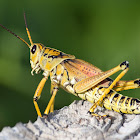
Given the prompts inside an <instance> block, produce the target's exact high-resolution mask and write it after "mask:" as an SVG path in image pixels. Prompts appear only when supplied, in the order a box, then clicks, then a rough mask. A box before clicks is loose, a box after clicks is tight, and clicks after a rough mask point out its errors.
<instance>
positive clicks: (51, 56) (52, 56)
mask: <svg viewBox="0 0 140 140" xmlns="http://www.w3.org/2000/svg"><path fill="white" fill-rule="evenodd" d="M48 58H52V59H54V58H58V56H55V55H49V56H48Z"/></svg>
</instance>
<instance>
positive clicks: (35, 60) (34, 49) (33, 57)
mask: <svg viewBox="0 0 140 140" xmlns="http://www.w3.org/2000/svg"><path fill="white" fill-rule="evenodd" d="M24 20H25V25H26V31H27V34H28V38H29V41H30V43H31V45H29V44H28V43H27V42H26V41H25V40H24V39H22V38H21V37H19V36H18V35H16V34H15V33H13V32H12V31H10V30H9V29H7V28H6V27H4V26H3V25H1V24H0V26H1V27H2V28H4V29H5V30H7V31H8V32H9V33H11V34H13V35H14V36H16V37H17V38H18V39H20V40H21V41H22V42H24V43H25V44H26V45H27V46H28V47H29V48H30V63H31V67H32V71H31V74H32V75H33V72H34V71H35V72H36V73H39V72H40V70H41V68H40V66H39V56H40V53H41V50H42V48H43V47H42V45H41V44H39V43H33V41H32V39H31V35H30V32H29V30H28V27H27V23H26V17H25V13H24Z"/></svg>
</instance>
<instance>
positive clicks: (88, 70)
mask: <svg viewBox="0 0 140 140" xmlns="http://www.w3.org/2000/svg"><path fill="white" fill-rule="evenodd" d="M67 63H68V64H70V65H71V66H73V67H75V68H77V69H78V70H79V71H81V72H82V73H84V74H85V75H86V76H87V77H91V76H94V75H98V74H99V73H101V72H102V71H101V70H100V69H99V68H97V67H95V66H94V65H91V64H89V63H87V62H85V61H83V60H80V59H73V60H68V61H67Z"/></svg>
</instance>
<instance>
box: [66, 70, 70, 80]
mask: <svg viewBox="0 0 140 140" xmlns="http://www.w3.org/2000/svg"><path fill="white" fill-rule="evenodd" d="M65 71H66V73H67V77H68V81H69V80H70V79H69V73H68V71H67V69H65Z"/></svg>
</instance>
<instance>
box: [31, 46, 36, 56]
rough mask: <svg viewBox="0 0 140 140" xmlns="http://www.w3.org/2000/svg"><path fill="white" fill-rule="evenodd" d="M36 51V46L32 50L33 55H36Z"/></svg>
mask: <svg viewBox="0 0 140 140" xmlns="http://www.w3.org/2000/svg"><path fill="white" fill-rule="evenodd" d="M35 51H36V45H34V46H33V47H32V49H31V53H32V54H34V53H35Z"/></svg>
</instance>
